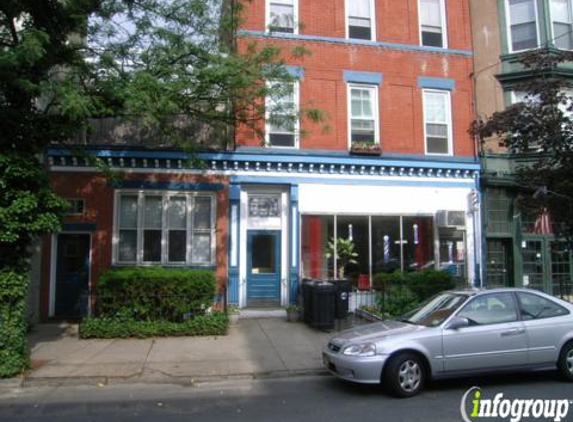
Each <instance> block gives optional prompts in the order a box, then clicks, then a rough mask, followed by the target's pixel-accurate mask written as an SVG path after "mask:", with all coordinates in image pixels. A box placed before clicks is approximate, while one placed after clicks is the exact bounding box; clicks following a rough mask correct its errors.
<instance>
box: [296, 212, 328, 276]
mask: <svg viewBox="0 0 573 422" xmlns="http://www.w3.org/2000/svg"><path fill="white" fill-rule="evenodd" d="M333 238H334V216H332V215H330V216H317V215H304V216H303V217H302V230H301V248H302V274H303V277H304V278H321V279H328V278H334V259H333V258H330V259H328V258H326V245H327V243H328V241H329V240H330V239H333Z"/></svg>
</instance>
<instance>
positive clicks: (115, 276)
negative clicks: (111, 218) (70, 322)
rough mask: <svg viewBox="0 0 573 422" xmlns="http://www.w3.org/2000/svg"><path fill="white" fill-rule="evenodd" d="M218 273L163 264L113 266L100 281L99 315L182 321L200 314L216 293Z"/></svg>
mask: <svg viewBox="0 0 573 422" xmlns="http://www.w3.org/2000/svg"><path fill="white" fill-rule="evenodd" d="M215 284H216V282H215V273H214V272H213V271H209V270H184V269H182V270H179V269H169V268H161V267H144V268H142V267H126V268H114V269H111V270H109V271H107V272H105V273H104V274H102V275H101V277H100V279H99V281H98V283H97V287H96V289H97V308H96V312H97V315H98V316H100V317H118V316H119V317H122V318H129V319H133V320H135V321H159V320H165V321H174V322H181V321H183V320H185V319H186V318H188V317H189V316H192V315H199V314H202V313H203V312H204V310H205V309H206V308H207V307H209V305H210V304H211V301H212V300H213V296H214V295H215Z"/></svg>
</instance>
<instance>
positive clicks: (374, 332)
mask: <svg viewBox="0 0 573 422" xmlns="http://www.w3.org/2000/svg"><path fill="white" fill-rule="evenodd" d="M323 360H324V364H325V366H326V367H327V368H328V370H329V371H330V372H331V373H333V374H334V375H336V376H338V377H340V378H343V379H345V380H349V381H354V382H359V383H370V384H377V383H380V382H381V383H382V384H384V385H385V386H387V387H388V388H389V389H390V391H391V392H393V393H394V394H396V395H398V396H400V397H410V396H414V395H416V394H418V393H419V392H420V391H421V390H422V388H423V386H424V384H425V383H426V382H427V381H429V380H430V379H438V378H450V377H459V376H468V375H476V374H482V373H495V372H509V371H522V370H536V369H555V368H557V369H559V371H560V373H561V374H562V375H563V376H564V378H565V379H566V380H568V381H573V304H571V303H569V302H566V301H563V300H561V299H557V298H555V297H552V296H549V295H546V294H544V293H541V292H538V291H534V290H528V289H495V290H475V291H473V290H472V291H451V292H444V293H441V294H439V295H437V296H434V297H433V298H431V299H429V300H428V301H426V302H425V303H423V304H422V305H421V306H420V307H419V308H418V309H416V310H414V311H412V312H410V313H408V314H406V315H405V316H404V317H403V318H401V319H400V320H399V321H383V322H378V323H374V324H369V325H364V326H361V327H357V328H353V329H350V330H347V331H343V332H341V333H339V334H338V335H336V336H335V337H334V338H332V339H331V340H330V341H329V343H328V344H327V345H326V347H325V348H324V350H323Z"/></svg>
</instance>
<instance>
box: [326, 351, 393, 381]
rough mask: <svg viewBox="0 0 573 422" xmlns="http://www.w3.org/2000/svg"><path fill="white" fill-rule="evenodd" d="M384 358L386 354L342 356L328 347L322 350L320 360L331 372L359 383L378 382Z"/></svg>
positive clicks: (386, 357)
mask: <svg viewBox="0 0 573 422" xmlns="http://www.w3.org/2000/svg"><path fill="white" fill-rule="evenodd" d="M386 359H388V356H386V355H376V356H372V357H363V358H361V357H353V356H344V355H342V354H341V353H333V352H332V351H331V350H330V349H329V348H328V347H325V348H324V350H323V351H322V361H323V363H324V366H325V367H326V369H328V370H329V371H330V373H331V374H333V375H335V376H337V377H338V378H342V379H345V380H347V381H352V382H358V383H361V384H379V383H380V379H381V376H382V368H383V367H384V363H385V362H386Z"/></svg>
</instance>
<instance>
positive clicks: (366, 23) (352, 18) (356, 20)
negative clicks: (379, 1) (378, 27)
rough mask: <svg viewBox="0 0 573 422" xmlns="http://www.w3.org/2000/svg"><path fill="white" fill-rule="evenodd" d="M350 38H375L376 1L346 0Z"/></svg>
mask: <svg viewBox="0 0 573 422" xmlns="http://www.w3.org/2000/svg"><path fill="white" fill-rule="evenodd" d="M346 10H347V15H348V17H347V19H348V38H355V39H361V40H372V39H374V25H373V23H374V19H373V17H374V16H375V13H374V2H373V1H372V0H346Z"/></svg>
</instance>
